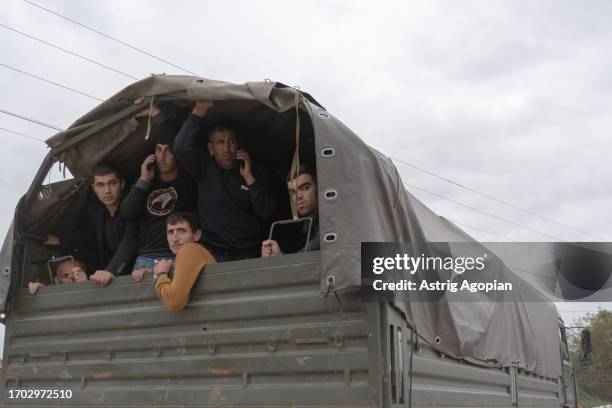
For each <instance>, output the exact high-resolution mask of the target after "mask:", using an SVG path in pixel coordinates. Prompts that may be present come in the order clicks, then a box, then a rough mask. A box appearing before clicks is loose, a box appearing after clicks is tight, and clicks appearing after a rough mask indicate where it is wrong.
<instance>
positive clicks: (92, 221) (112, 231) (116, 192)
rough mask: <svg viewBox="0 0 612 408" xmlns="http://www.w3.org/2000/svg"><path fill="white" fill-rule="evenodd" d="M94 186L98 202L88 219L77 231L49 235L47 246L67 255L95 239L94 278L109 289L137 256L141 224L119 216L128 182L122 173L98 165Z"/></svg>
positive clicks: (89, 210) (92, 205)
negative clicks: (56, 247)
mask: <svg viewBox="0 0 612 408" xmlns="http://www.w3.org/2000/svg"><path fill="white" fill-rule="evenodd" d="M92 177H93V179H92V183H91V187H92V189H93V192H94V193H95V195H96V197H97V200H90V201H89V202H88V203H87V220H86V221H85V222H83V223H82V225H81V228H79V230H77V231H71V232H70V233H68V234H63V235H59V236H57V235H53V234H49V236H48V238H47V241H46V242H45V244H46V245H52V246H59V247H60V248H61V249H62V251H63V252H66V253H72V252H73V248H78V247H80V246H81V245H82V244H83V242H87V241H91V240H92V237H95V241H96V251H95V252H96V260H95V266H96V267H97V268H99V269H98V270H96V272H95V273H94V274H93V275H91V276H90V279H91V280H93V281H95V282H96V283H97V284H98V285H99V286H106V285H107V284H108V283H109V282H110V281H111V280H112V278H113V276H119V275H125V274H127V273H129V272H130V266H131V264H132V262H133V261H134V257H135V256H136V237H137V234H138V225H137V224H136V222H132V221H129V220H126V219H125V218H124V217H122V216H121V214H119V211H118V209H119V206H120V203H121V200H122V197H123V190H124V188H125V182H124V181H123V177H122V176H121V173H119V171H118V170H117V169H116V168H115V167H113V166H112V165H110V164H108V163H101V164H98V165H97V166H96V167H95V168H94V169H93V171H92Z"/></svg>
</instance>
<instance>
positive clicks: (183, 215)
mask: <svg viewBox="0 0 612 408" xmlns="http://www.w3.org/2000/svg"><path fill="white" fill-rule="evenodd" d="M181 221H185V222H186V223H187V224H189V227H191V230H192V231H193V232H196V231H197V230H201V229H202V226H201V225H200V217H198V216H197V215H196V214H194V213H192V212H180V211H177V212H173V213H172V214H170V215H168V218H166V226H168V225H175V224H178V223H179V222H181Z"/></svg>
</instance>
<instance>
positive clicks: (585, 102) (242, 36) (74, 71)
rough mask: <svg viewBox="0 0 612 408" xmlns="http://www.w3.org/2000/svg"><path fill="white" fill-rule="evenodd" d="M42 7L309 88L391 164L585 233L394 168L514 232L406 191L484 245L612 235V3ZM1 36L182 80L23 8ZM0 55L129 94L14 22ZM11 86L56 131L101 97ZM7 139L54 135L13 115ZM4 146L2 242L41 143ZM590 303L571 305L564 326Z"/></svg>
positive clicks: (177, 59)
mask: <svg viewBox="0 0 612 408" xmlns="http://www.w3.org/2000/svg"><path fill="white" fill-rule="evenodd" d="M36 1H37V2H38V4H40V5H42V6H44V7H46V8H49V9H51V10H54V11H56V12H58V13H61V14H63V15H65V16H68V17H71V18H73V19H75V20H78V21H79V22H81V23H83V24H86V25H89V26H91V27H94V28H96V29H98V30H100V31H103V32H105V33H107V34H110V35H113V36H115V37H117V38H120V39H122V40H124V41H126V42H129V43H131V44H134V45H137V46H138V47H140V48H143V49H145V50H147V51H149V52H151V53H153V54H155V55H157V56H159V57H162V58H164V59H166V60H168V61H171V62H172V63H174V64H176V65H179V66H182V67H184V68H186V69H188V70H190V71H193V72H195V73H197V74H199V75H201V76H203V77H207V78H211V79H218V80H225V81H230V82H237V83H243V82H247V81H261V80H264V79H266V78H269V79H271V80H273V81H279V82H283V83H285V84H287V85H293V86H299V87H300V88H301V89H302V90H305V91H307V92H309V93H311V94H312V95H313V96H314V97H315V98H316V99H317V100H318V101H319V102H320V103H322V104H323V105H324V106H325V107H326V108H327V109H328V110H329V111H330V112H331V113H332V114H333V115H335V116H336V117H337V118H339V119H340V120H342V121H343V122H344V123H345V124H346V125H347V126H348V127H350V128H351V129H352V130H353V131H355V132H356V133H357V134H358V135H359V136H360V137H362V138H363V139H364V140H365V141H366V142H367V143H368V144H370V145H371V146H373V147H375V148H377V149H378V150H380V151H381V152H384V153H387V154H391V155H392V156H394V157H397V158H399V159H402V160H405V161H408V162H410V163H412V164H414V165H417V166H420V167H422V168H424V169H427V170H428V171H431V172H434V173H436V174H439V175H441V176H444V177H446V178H449V179H452V180H454V181H456V182H458V183H461V184H463V185H465V186H469V187H471V188H473V189H475V190H478V191H481V192H483V193H486V194H488V195H491V196H494V197H496V198H498V199H500V200H503V201H506V202H509V203H512V204H514V205H516V206H519V207H521V208H524V209H528V210H530V211H533V212H535V213H538V214H541V215H543V216H545V217H548V218H551V219H553V220H557V221H559V222H561V223H563V224H567V225H569V226H572V227H573V228H575V229H578V230H581V231H584V232H587V233H589V234H592V235H591V236H589V235H585V234H583V233H580V232H577V231H575V230H572V229H569V228H566V227H563V226H560V225H558V224H554V223H552V222H549V221H546V220H543V219H541V218H538V217H535V216H532V215H529V214H526V213H524V212H521V211H518V210H516V209H514V208H510V207H508V206H504V205H501V204H500V203H499V202H496V201H493V200H490V199H487V198H484V197H483V196H480V195H477V194H474V193H473V192H470V191H467V190H465V189H461V188H459V187H457V186H456V185H453V184H450V183H447V182H445V181H442V180H440V179H437V178H435V177H432V176H431V175H427V174H424V173H423V172H420V171H418V170H415V169H414V168H411V167H409V166H406V165H404V164H400V163H398V164H397V166H398V169H399V170H400V173H401V174H402V176H403V178H404V181H405V182H407V183H410V184H412V185H415V186H418V187H420V188H423V189H426V190H429V191H431V192H435V193H437V194H439V195H442V196H444V197H447V198H450V199H452V200H455V201H457V202H460V203H464V204H466V205H468V206H471V207H475V208H478V209H480V210H481V211H484V212H486V213H489V214H493V215H495V216H498V217H501V218H505V219H508V220H510V221H512V222H513V223H515V224H520V225H521V226H517V225H514V224H511V223H508V222H504V221H502V220H499V219H496V218H493V217H491V216H488V215H485V214H482V213H478V212H476V211H474V210H472V209H468V208H465V207H461V206H459V205H457V204H456V203H453V202H450V201H447V200H445V199H443V198H440V197H439V196H434V195H432V194H430V193H427V192H424V191H422V190H418V189H414V188H413V189H410V191H411V192H412V193H413V194H415V195H416V196H417V197H419V198H420V199H421V200H422V201H424V202H425V203H426V204H427V205H429V206H430V207H431V208H433V209H434V211H436V212H437V213H438V214H440V215H443V216H445V217H447V218H449V219H450V220H452V221H455V222H458V223H461V224H462V225H461V226H462V228H464V229H465V230H466V231H467V232H468V233H470V234H472V235H473V236H474V237H475V238H477V239H479V240H482V241H499V240H506V239H505V238H509V239H513V240H521V241H548V240H551V238H550V236H553V237H555V238H558V239H560V240H566V241H583V240H597V238H594V237H593V236H595V237H598V238H600V239H602V240H610V237H611V236H612V233H611V230H612V228H611V227H612V212H611V211H610V204H611V203H612V193H611V192H610V190H609V189H608V186H609V185H610V181H611V180H610V171H609V164H606V163H609V161H610V159H609V157H610V156H611V155H612V143H610V141H609V138H610V133H611V131H612V106H611V104H610V103H609V101H610V98H609V96H610V91H611V90H612V80H611V79H610V75H609V67H610V66H612V47H611V46H610V44H612V25H610V24H609V17H610V15H611V12H612V3H610V2H608V1H603V0H602V1H591V2H589V3H588V6H587V5H585V4H584V3H580V2H575V1H538V2H533V1H506V2H490V1H484V0H483V1H470V2H455V1H427V2H424V1H423V2H422V1H409V2H397V3H393V2H388V3H380V2H379V3H373V2H371V1H367V2H361V3H358V2H356V1H308V2H293V1H290V2H288V1H257V2H254V1H230V2H225V3H222V2H218V1H201V0H199V1H181V2H174V3H173V2H168V1H129V2H126V1H104V2H94V1H88V2H77V1H63V0H49V1H47V0H36ZM374 5H376V7H374ZM0 24H2V25H5V26H8V27H10V28H12V29H15V30H19V31H22V32H24V33H26V34H28V35H31V36H35V37H38V38H40V39H43V40H45V41H47V42H50V43H53V44H55V45H57V46H60V47H63V48H65V49H68V50H70V51H72V52H75V53H78V54H81V55H83V56H85V57H87V58H90V59H93V60H96V61H98V62H101V63H103V64H105V65H107V66H110V67H112V68H115V69H117V70H119V71H122V72H124V73H126V74H128V75H131V76H134V77H137V78H144V77H146V76H147V75H149V74H150V73H168V74H182V73H184V72H182V71H181V70H179V69H177V68H174V67H172V66H169V65H167V64H164V63H162V62H159V61H157V60H155V59H153V58H150V57H147V56H144V55H142V54H139V53H137V52H135V51H133V50H130V49H129V48H126V47H124V46H121V45H119V44H117V43H114V42H111V41H109V40H107V39H104V38H102V37H100V36H99V35H96V34H94V33H92V32H89V31H87V30H84V29H83V28H81V27H78V26H77V25H74V24H72V23H68V22H66V21H65V20H63V19H61V18H59V17H57V16H55V15H52V14H50V13H48V12H45V11H43V10H41V9H39V8H36V7H34V6H32V5H29V4H27V3H26V2H24V1H21V0H4V1H3V2H2V13H1V14H0ZM0 44H2V47H1V49H2V56H0V64H3V65H8V66H10V67H13V68H16V69H19V70H23V71H27V72H29V73H31V74H35V75H38V76H41V77H44V78H47V79H49V80H51V81H54V82H57V83H60V84H62V85H65V86H68V87H71V88H74V89H76V90H79V91H81V92H84V93H87V94H90V95H93V96H96V97H99V98H102V99H106V98H107V97H109V96H111V95H112V94H114V93H116V92H117V91H119V90H121V89H122V88H124V87H125V86H127V85H129V84H130V83H132V82H134V80H133V79H131V78H128V77H126V76H123V75H121V74H118V73H116V72H112V71H110V70H107V69H104V68H101V67H99V66H96V65H94V64H92V63H89V62H86V61H83V60H81V59H78V58H76V57H74V56H71V55H68V54H66V53H63V52H61V51H58V50H57V49H54V48H51V47H49V46H46V45H43V44H41V43H39V42H36V41H34V40H32V39H30V38H26V37H24V36H23V35H19V34H17V33H15V32H14V31H10V30H8V29H7V28H4V27H0ZM0 89H2V92H1V94H0V109H3V110H6V111H10V112H14V113H18V114H20V115H25V116H29V117H32V118H35V119H37V120H40V121H43V122H46V123H49V124H53V125H56V126H59V127H61V128H65V127H67V126H69V125H70V124H71V123H72V122H73V121H74V120H76V119H77V118H78V117H80V116H82V115H83V114H84V113H86V112H87V111H89V110H90V109H92V108H93V107H95V106H96V105H97V104H98V103H99V102H98V101H96V100H95V99H92V98H89V97H86V96H82V95H79V94H76V93H72V92H70V91H67V90H65V89H61V88H59V87H56V86H53V85H50V84H46V83H44V82H41V81H39V80H36V79H32V78H30V77H28V76H26V75H24V74H21V73H18V72H15V71H12V70H10V69H8V68H6V67H4V66H0ZM0 127H1V128H4V129H9V130H13V131H17V132H21V133H24V134H27V135H30V136H32V137H36V138H40V139H46V138H48V137H49V136H51V135H53V134H54V133H55V132H54V131H53V130H51V129H48V128H45V127H41V126H38V125H35V124H31V123H28V122H25V121H23V120H21V119H17V118H13V117H10V116H7V115H5V114H2V113H0ZM0 138H1V140H2V143H3V148H2V154H3V156H4V157H3V160H2V161H1V162H0V166H1V167H0V169H1V172H0V180H1V183H0V192H1V193H2V196H3V200H2V201H1V202H0V233H1V234H2V236H4V234H5V233H6V230H7V228H8V226H9V224H10V220H11V218H12V213H13V211H14V208H15V205H16V203H17V201H18V199H19V198H20V196H21V195H22V194H23V193H25V191H26V190H27V188H28V186H29V184H30V182H31V180H32V178H33V176H34V174H35V172H36V171H37V169H38V167H39V165H40V163H41V161H42V159H43V157H44V156H45V154H46V152H47V149H46V147H45V145H44V144H43V143H41V142H37V141H32V140H29V139H26V138H24V137H20V136H16V135H14V134H10V133H7V132H5V131H3V130H0ZM58 175H59V174H55V175H54V176H58ZM474 227H475V228H478V230H477V229H474ZM481 230H484V231H489V232H490V233H494V234H497V235H491V234H490V233H487V232H484V231H481ZM534 230H535V231H539V233H538V232H534ZM500 236H501V237H504V238H501V237H500ZM603 306H606V305H603ZM593 308H594V305H580V304H569V305H568V304H566V305H561V306H560V309H561V310H566V311H568V312H564V313H563V314H564V317H565V319H566V321H571V320H572V319H574V318H575V317H578V316H579V315H580V313H577V312H576V311H582V310H594V309H593ZM569 311H571V312H569Z"/></svg>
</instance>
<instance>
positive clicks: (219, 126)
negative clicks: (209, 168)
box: [208, 121, 240, 143]
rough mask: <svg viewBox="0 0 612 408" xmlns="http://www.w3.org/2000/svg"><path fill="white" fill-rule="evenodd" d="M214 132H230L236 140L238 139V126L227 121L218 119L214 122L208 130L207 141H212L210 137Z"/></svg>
mask: <svg viewBox="0 0 612 408" xmlns="http://www.w3.org/2000/svg"><path fill="white" fill-rule="evenodd" d="M215 132H232V133H233V134H234V136H235V137H236V141H238V142H239V141H240V138H239V137H238V127H237V126H236V125H234V124H233V123H231V122H229V121H219V122H216V123H214V124H213V125H212V126H211V127H210V130H209V131H208V142H209V143H212V138H213V135H214V134H215Z"/></svg>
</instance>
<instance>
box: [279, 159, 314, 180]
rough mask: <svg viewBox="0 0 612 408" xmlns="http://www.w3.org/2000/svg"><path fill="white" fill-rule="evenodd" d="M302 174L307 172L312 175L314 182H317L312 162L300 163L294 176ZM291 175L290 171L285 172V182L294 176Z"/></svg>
mask: <svg viewBox="0 0 612 408" xmlns="http://www.w3.org/2000/svg"><path fill="white" fill-rule="evenodd" d="M302 174H308V175H309V176H310V177H312V179H313V181H314V182H315V183H316V182H317V169H316V168H315V166H314V165H313V164H300V167H298V171H297V176H295V177H298V176H301V175H302ZM291 176H292V174H291V171H289V174H287V178H286V179H285V181H286V182H287V183H288V182H290V181H291V180H293V179H294V178H295V177H291Z"/></svg>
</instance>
